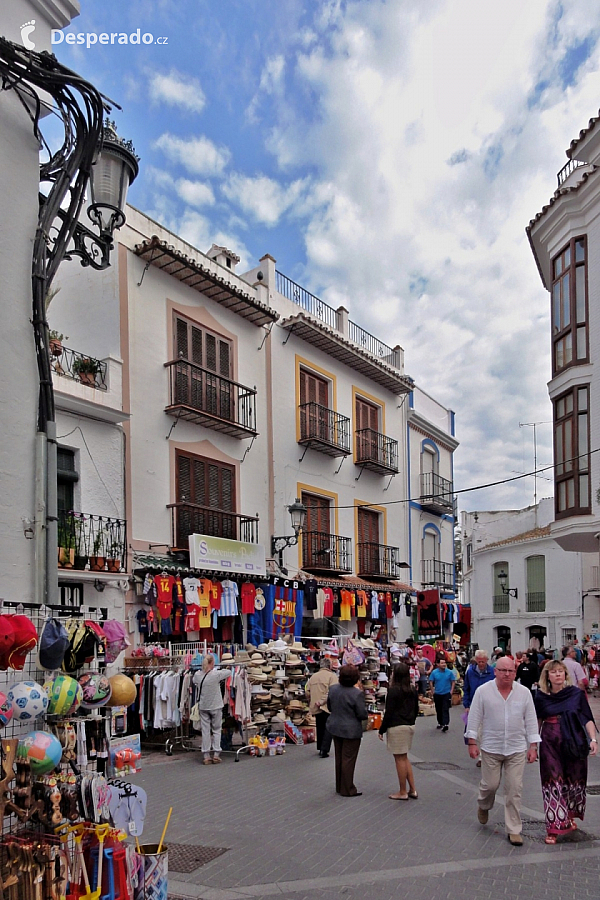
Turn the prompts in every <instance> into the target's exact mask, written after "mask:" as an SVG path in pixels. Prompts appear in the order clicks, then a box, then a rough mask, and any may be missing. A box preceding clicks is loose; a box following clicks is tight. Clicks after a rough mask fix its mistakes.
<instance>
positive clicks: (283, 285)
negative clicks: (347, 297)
mask: <svg viewBox="0 0 600 900" xmlns="http://www.w3.org/2000/svg"><path fill="white" fill-rule="evenodd" d="M275 288H276V290H278V291H279V293H280V294H283V296H284V297H287V298H288V300H291V301H292V302H293V303H297V304H298V306H301V307H302V309H305V310H306V311H307V312H309V313H310V314H311V316H316V317H317V319H321V321H322V322H325V324H326V325H329V327H330V328H333V329H335V330H336V331H337V327H338V314H337V311H336V310H335V309H334V308H333V306H329V304H328V303H325V301H324V300H320V299H319V297H316V296H315V295H314V294H311V293H310V291H307V290H306V289H305V288H303V287H301V286H300V285H299V284H296V282H295V281H292V279H291V278H288V277H287V275H283V274H282V273H281V272H277V271H276V272H275Z"/></svg>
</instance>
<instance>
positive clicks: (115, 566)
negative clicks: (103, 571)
mask: <svg viewBox="0 0 600 900" xmlns="http://www.w3.org/2000/svg"><path fill="white" fill-rule="evenodd" d="M106 568H107V569H108V571H109V572H120V571H121V560H120V559H107V560H106Z"/></svg>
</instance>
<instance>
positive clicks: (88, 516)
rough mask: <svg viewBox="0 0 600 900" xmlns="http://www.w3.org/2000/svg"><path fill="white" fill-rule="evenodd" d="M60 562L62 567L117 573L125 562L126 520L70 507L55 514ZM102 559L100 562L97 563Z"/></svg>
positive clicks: (123, 566) (124, 565)
mask: <svg viewBox="0 0 600 900" xmlns="http://www.w3.org/2000/svg"><path fill="white" fill-rule="evenodd" d="M58 547H59V557H58V558H59V565H60V566H61V567H62V568H75V569H85V568H86V566H87V565H88V564H89V566H90V568H91V569H92V570H93V571H101V570H104V568H105V566H106V567H108V570H109V572H110V571H113V572H120V571H121V569H124V568H125V567H126V562H127V522H126V520H125V519H114V518H112V517H108V516H97V515H94V514H93V513H83V512H79V511H74V510H70V511H69V512H59V514H58ZM98 560H101V562H98Z"/></svg>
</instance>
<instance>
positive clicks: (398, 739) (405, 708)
mask: <svg viewBox="0 0 600 900" xmlns="http://www.w3.org/2000/svg"><path fill="white" fill-rule="evenodd" d="M418 715H419V697H418V694H417V692H416V690H415V689H414V688H413V687H411V684H410V670H409V668H408V666H407V665H406V664H405V663H397V664H396V665H395V666H394V668H393V670H392V682H391V684H390V688H389V690H388V694H387V698H386V701H385V713H384V714H383V719H382V722H381V727H380V729H379V739H380V740H381V741H382V740H383V736H384V734H387V748H388V750H389V751H390V753H393V754H394V761H395V763H396V772H397V773H398V782H399V784H400V790H399V791H398V793H397V794H390V800H408V799H409V797H410V798H411V799H412V800H416V799H417V798H418V796H419V795H418V794H417V790H416V788H415V779H414V775H413V770H412V766H411V764H410V760H409V758H408V751H409V750H410V748H411V745H412V739H413V734H414V732H415V722H416V720H417V716H418ZM407 785H408V791H407V790H406V788H407Z"/></svg>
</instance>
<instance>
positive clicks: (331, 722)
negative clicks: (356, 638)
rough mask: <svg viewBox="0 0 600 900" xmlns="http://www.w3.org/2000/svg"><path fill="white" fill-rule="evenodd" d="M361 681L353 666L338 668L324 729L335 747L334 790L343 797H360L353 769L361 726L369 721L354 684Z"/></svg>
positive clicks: (359, 691) (363, 700)
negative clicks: (330, 735) (336, 681)
mask: <svg viewBox="0 0 600 900" xmlns="http://www.w3.org/2000/svg"><path fill="white" fill-rule="evenodd" d="M359 678H360V673H359V671H358V669H357V668H356V666H350V665H345V666H342V667H341V669H340V676H339V683H338V684H333V685H332V686H331V687H330V688H329V694H328V698H327V705H328V706H329V711H330V712H329V719H328V720H327V725H326V728H327V730H328V731H329V732H330V733H331V734H332V735H333V745H334V748H335V790H336V793H337V794H341V796H342V797H360V795H361V794H362V791H357V790H356V786H355V784H354V768H355V766H356V758H357V756H358V751H359V750H360V742H361V738H362V735H363V728H362V723H363V722H366V721H367V719H368V718H369V714H368V713H367V705H366V703H365V695H364V694H363V692H362V690H360V689H359V688H357V687H356V686H355V685H356V683H357V681H358V680H359Z"/></svg>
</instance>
